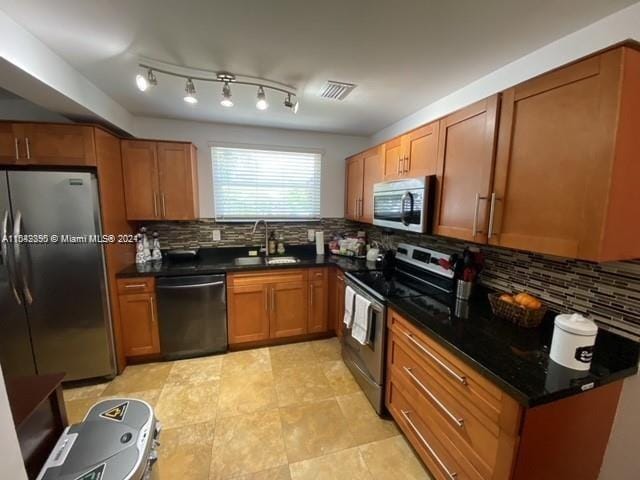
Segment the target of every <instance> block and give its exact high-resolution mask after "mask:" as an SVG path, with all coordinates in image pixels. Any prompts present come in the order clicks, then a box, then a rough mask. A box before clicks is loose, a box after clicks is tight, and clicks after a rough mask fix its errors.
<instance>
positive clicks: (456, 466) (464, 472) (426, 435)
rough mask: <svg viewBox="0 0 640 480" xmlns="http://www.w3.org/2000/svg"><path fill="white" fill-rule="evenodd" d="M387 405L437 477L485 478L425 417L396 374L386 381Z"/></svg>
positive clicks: (458, 479)
mask: <svg viewBox="0 0 640 480" xmlns="http://www.w3.org/2000/svg"><path fill="white" fill-rule="evenodd" d="M387 407H388V408H389V411H390V412H391V414H392V415H393V417H394V418H395V419H396V421H397V423H398V425H399V426H400V428H401V429H402V431H403V432H404V433H405V435H406V436H407V438H408V439H409V441H410V442H411V445H413V447H414V448H415V450H416V451H417V452H418V454H419V455H420V457H421V458H422V460H423V461H424V462H425V464H426V465H427V467H428V468H429V470H430V472H431V474H432V475H433V476H434V478H436V479H438V480H483V479H482V477H481V476H480V474H478V472H476V471H475V469H474V468H473V467H472V466H471V464H469V462H468V461H467V460H466V458H465V456H464V455H463V454H462V453H460V452H459V451H458V450H457V449H456V447H455V445H453V444H452V443H451V442H450V441H449V439H448V437H447V436H446V435H444V434H443V433H442V431H441V430H440V429H439V428H438V426H437V425H436V424H435V423H434V422H432V421H429V420H428V419H425V418H423V416H422V415H421V412H419V410H418V408H417V407H416V400H415V398H412V396H411V392H410V391H409V390H407V389H406V388H405V387H404V386H403V385H402V383H400V382H397V381H396V380H394V378H393V376H392V377H391V378H390V379H389V382H388V383H387Z"/></svg>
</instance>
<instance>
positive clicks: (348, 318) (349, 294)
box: [343, 285, 356, 328]
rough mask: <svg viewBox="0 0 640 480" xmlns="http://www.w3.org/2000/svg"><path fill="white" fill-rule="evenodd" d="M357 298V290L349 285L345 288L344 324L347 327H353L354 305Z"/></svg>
mask: <svg viewBox="0 0 640 480" xmlns="http://www.w3.org/2000/svg"><path fill="white" fill-rule="evenodd" d="M355 299H356V292H355V291H354V290H353V288H351V287H350V286H348V285H347V288H345V289H344V319H343V322H344V325H345V327H346V328H351V324H352V323H353V305H354V302H355Z"/></svg>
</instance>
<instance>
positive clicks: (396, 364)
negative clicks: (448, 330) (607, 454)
mask: <svg viewBox="0 0 640 480" xmlns="http://www.w3.org/2000/svg"><path fill="white" fill-rule="evenodd" d="M388 318H389V320H388V328H389V340H388V349H387V385H386V405H387V408H388V409H389V411H390V412H391V415H392V416H393V418H394V419H395V420H396V421H397V422H398V425H399V426H400V429H401V430H402V431H403V432H404V433H405V435H406V436H407V438H408V439H409V441H410V443H411V444H412V445H413V447H414V448H415V449H416V451H417V452H418V454H419V455H420V457H421V458H422V460H423V461H424V463H425V464H426V466H427V467H428V468H429V470H430V471H431V473H432V475H433V476H434V478H436V479H446V480H451V479H452V478H455V479H457V480H463V479H475V480H507V479H515V480H533V479H547V478H548V479H555V478H581V479H591V480H596V479H597V478H598V474H599V470H600V466H601V463H602V458H603V456H604V451H605V449H606V445H607V441H608V438H609V434H610V432H611V426H612V424H613V419H614V416H615V412H616V407H617V402H618V398H619V394H620V389H621V384H622V382H616V383H613V384H609V385H606V386H604V387H600V388H597V389H594V390H591V391H589V392H585V393H582V394H579V395H575V396H573V397H568V398H565V399H562V400H558V401H555V402H551V403H547V404H544V405H541V406H537V407H532V408H525V407H524V406H522V405H521V404H519V403H518V402H517V401H516V400H514V399H513V398H511V397H510V396H509V395H507V394H506V393H505V392H503V391H502V390H501V389H500V388H498V387H497V386H496V385H494V384H493V383H492V382H490V381H489V380H487V379H485V378H484V377H483V376H481V375H480V374H479V373H478V372H477V371H476V370H474V369H473V368H472V367H470V366H469V365H467V364H465V363H464V362H463V361H461V360H459V359H458V358H457V357H456V356H455V355H453V354H451V353H449V352H448V351H447V350H446V349H445V348H444V347H442V346H441V345H440V344H439V343H438V342H436V341H435V340H433V339H431V338H430V337H429V336H428V335H426V334H424V333H423V332H422V331H421V330H419V329H418V328H416V327H415V326H414V325H413V324H411V323H410V322H409V321H407V320H406V319H404V318H402V316H401V315H399V314H398V313H397V312H395V311H393V310H389V315H388ZM596 411H597V412H598V415H593V414H592V412H596ZM589 412H591V414H590V413H589ZM585 419H587V420H585Z"/></svg>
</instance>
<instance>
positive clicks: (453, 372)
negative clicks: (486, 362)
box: [389, 310, 521, 436]
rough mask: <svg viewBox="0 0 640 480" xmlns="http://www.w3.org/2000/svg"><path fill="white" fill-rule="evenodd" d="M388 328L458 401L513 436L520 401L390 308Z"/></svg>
mask: <svg viewBox="0 0 640 480" xmlns="http://www.w3.org/2000/svg"><path fill="white" fill-rule="evenodd" d="M389 329H390V330H391V331H392V332H393V334H394V338H396V340H398V341H402V342H403V346H405V347H406V348H405V350H406V351H407V352H410V353H412V354H413V358H414V359H415V361H416V362H417V364H418V365H419V366H420V367H421V368H422V370H424V371H425V372H428V374H429V376H431V377H432V378H433V379H434V380H436V381H437V382H438V384H439V385H442V387H443V388H444V389H446V391H447V392H448V393H449V394H450V395H451V396H453V397H455V398H457V399H458V401H459V402H461V403H463V404H465V405H472V406H473V407H474V408H475V409H477V410H478V411H480V412H481V413H482V415H484V416H485V417H486V418H488V419H489V420H490V421H491V422H493V423H495V424H496V425H497V426H498V427H499V428H500V429H501V430H504V431H505V432H506V433H508V434H509V435H512V436H515V435H517V433H518V429H519V426H520V414H521V409H520V405H519V404H518V403H517V402H516V401H515V400H514V399H512V398H511V397H509V396H508V395H506V394H505V393H504V392H503V391H502V390H500V389H499V388H498V387H497V386H495V385H494V384H493V383H491V382H490V381H488V380H486V379H485V378H483V377H482V376H481V375H480V374H479V373H477V372H476V371H475V370H473V369H472V368H471V367H469V366H468V365H466V364H465V363H464V362H463V361H462V360H459V359H458V358H457V357H456V356H455V355H453V354H451V353H449V352H448V351H447V350H446V349H445V348H444V347H442V346H440V345H439V344H438V343H437V342H436V341H434V340H432V339H431V338H429V337H428V336H427V335H425V334H424V333H422V332H421V331H420V330H418V328H416V327H415V326H413V325H412V324H411V323H410V322H408V321H407V320H405V319H404V318H402V317H401V316H400V315H399V314H398V313H397V312H395V311H393V310H390V314H389Z"/></svg>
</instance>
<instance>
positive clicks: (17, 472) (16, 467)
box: [0, 367, 27, 480]
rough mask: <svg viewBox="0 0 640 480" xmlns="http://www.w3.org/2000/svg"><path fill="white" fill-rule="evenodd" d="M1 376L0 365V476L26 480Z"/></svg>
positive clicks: (12, 479) (0, 369) (14, 479)
mask: <svg viewBox="0 0 640 480" xmlns="http://www.w3.org/2000/svg"><path fill="white" fill-rule="evenodd" d="M3 378H4V377H3V376H2V368H1V367H0V468H1V469H2V472H0V477H1V478H6V479H11V480H27V473H26V472H25V470H24V463H23V462H22V454H21V453H20V446H19V445H18V437H17V436H16V430H15V428H14V426H13V418H12V416H11V410H10V408H9V399H8V398H7V390H6V388H5V386H4V379H3Z"/></svg>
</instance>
